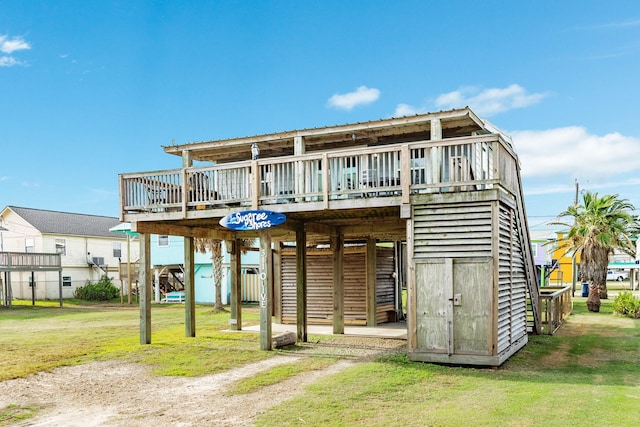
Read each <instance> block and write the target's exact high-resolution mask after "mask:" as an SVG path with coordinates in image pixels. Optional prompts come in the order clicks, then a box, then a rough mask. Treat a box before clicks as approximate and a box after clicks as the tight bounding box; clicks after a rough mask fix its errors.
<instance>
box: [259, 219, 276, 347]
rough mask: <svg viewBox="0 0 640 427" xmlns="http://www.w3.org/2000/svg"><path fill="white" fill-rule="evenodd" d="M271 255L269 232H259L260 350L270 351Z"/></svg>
mask: <svg viewBox="0 0 640 427" xmlns="http://www.w3.org/2000/svg"><path fill="white" fill-rule="evenodd" d="M272 277H273V268H272V254H271V234H270V233H269V230H261V231H260V279H259V280H260V281H259V286H258V289H259V294H260V350H271V348H272V342H271V339H272V336H271V294H272V288H271V284H272V282H273V281H272V280H271V279H272Z"/></svg>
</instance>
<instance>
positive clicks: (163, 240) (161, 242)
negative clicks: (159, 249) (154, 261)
mask: <svg viewBox="0 0 640 427" xmlns="http://www.w3.org/2000/svg"><path fill="white" fill-rule="evenodd" d="M158 246H169V236H167V235H166V234H165V235H161V236H158Z"/></svg>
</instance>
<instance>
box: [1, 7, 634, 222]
mask: <svg viewBox="0 0 640 427" xmlns="http://www.w3.org/2000/svg"><path fill="white" fill-rule="evenodd" d="M638 76H640V3H639V2H637V1H633V0H629V1H607V2H602V1H587V0H584V1H560V2H559V1H544V0H543V1H535V2H533V1H523V2H515V1H514V2H506V1H502V2H498V1H486V2H471V1H446V2H445V1H442V2H425V1H396V2H389V1H322V2H320V1H315V2H314V1H268V2H267V1H265V2H261V1H245V2H242V1H209V2H207V1H194V2H180V1H100V2H87V1H33V0H25V1H14V2H5V3H4V4H3V6H2V8H1V9H0V205H1V206H6V205H17V206H24V207H33V208H41V209H52V210H62V211H69V212H82V213H90V214H102V215H113V216H117V215H118V210H119V199H118V187H117V175H118V173H122V172H138V171H148V170H157V169H168V168H174V167H179V166H180V164H181V160H180V159H179V158H178V157H175V156H170V155H168V154H165V153H164V151H163V150H162V148H161V147H162V146H163V145H170V144H171V142H172V140H175V141H176V143H186V142H193V141H203V140H215V139H222V138H231V137H240V136H248V135H255V134H264V133H272V132H278V131H284V130H292V129H300V128H309V127H318V126H328V125H334V124H343V123H351V122H357V121H367V120H375V119H380V118H387V117H392V116H397V115H405V114H415V113H420V112H429V111H439V110H445V109H450V108H458V107H464V106H466V105H468V106H470V107H471V108H472V109H473V110H474V111H475V112H476V113H477V114H478V115H479V116H480V117H482V118H485V119H488V120H489V121H491V122H492V123H494V124H495V125H496V126H498V127H500V128H501V129H503V130H505V131H506V132H507V133H510V134H511V135H512V136H513V138H514V144H515V148H516V151H517V152H518V154H519V156H520V161H521V164H522V173H523V183H524V190H525V195H526V209H527V211H528V214H529V215H530V219H529V223H530V226H531V227H533V228H540V227H543V224H544V222H545V220H548V219H549V218H550V217H553V216H555V215H556V214H557V213H559V212H560V211H562V210H563V209H565V208H566V207H567V206H568V205H569V204H571V203H572V201H573V198H574V191H575V186H574V182H575V180H576V179H577V180H578V181H579V183H580V188H581V189H589V190H592V191H598V192H599V193H617V194H620V195H621V196H622V197H624V198H628V199H629V200H631V201H632V202H633V203H634V204H635V205H636V207H638V208H640V129H639V126H638V125H639V123H640V122H639V121H638V117H637V109H638V107H637V106H638V104H639V102H640V84H639V82H638V81H639V77H638Z"/></svg>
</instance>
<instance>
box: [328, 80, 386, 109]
mask: <svg viewBox="0 0 640 427" xmlns="http://www.w3.org/2000/svg"><path fill="white" fill-rule="evenodd" d="M378 98H380V91H379V90H378V89H375V88H368V87H366V86H360V87H359V88H358V89H356V91H355V92H349V93H343V94H337V93H336V94H334V95H333V96H332V97H331V98H329V101H327V105H328V106H330V107H333V108H337V109H340V110H347V111H350V110H352V109H353V108H354V107H356V106H358V105H368V104H371V103H372V102H375V101H377V100H378Z"/></svg>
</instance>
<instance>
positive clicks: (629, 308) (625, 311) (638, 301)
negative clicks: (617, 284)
mask: <svg viewBox="0 0 640 427" xmlns="http://www.w3.org/2000/svg"><path fill="white" fill-rule="evenodd" d="M613 311H614V312H616V313H619V314H622V315H623V316H627V317H631V318H632V319H640V298H638V297H636V296H634V295H633V294H632V293H631V292H620V294H618V296H617V297H616V298H615V299H614V300H613Z"/></svg>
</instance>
